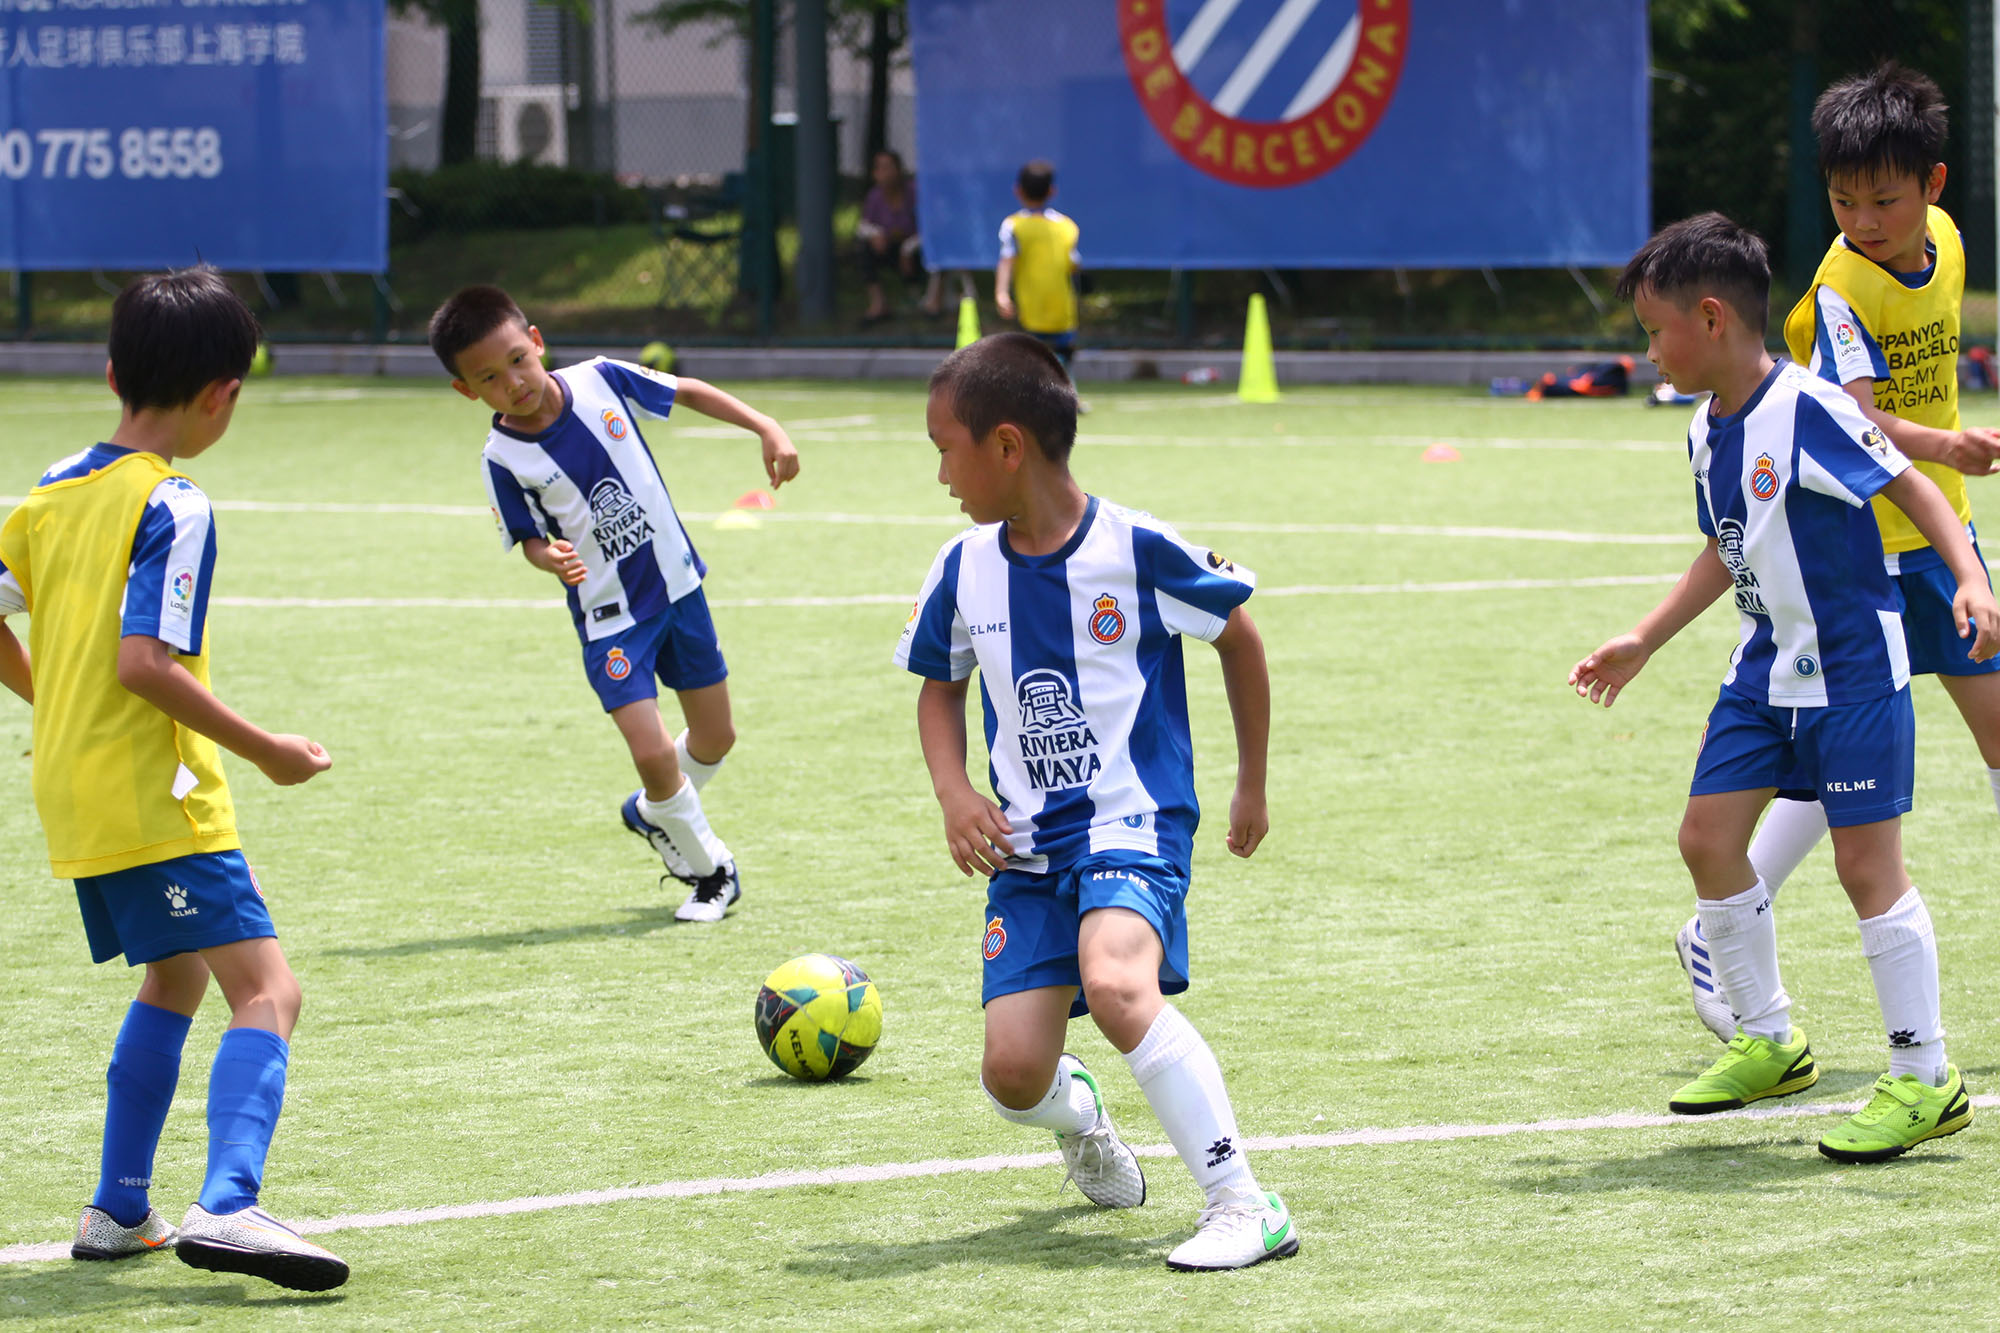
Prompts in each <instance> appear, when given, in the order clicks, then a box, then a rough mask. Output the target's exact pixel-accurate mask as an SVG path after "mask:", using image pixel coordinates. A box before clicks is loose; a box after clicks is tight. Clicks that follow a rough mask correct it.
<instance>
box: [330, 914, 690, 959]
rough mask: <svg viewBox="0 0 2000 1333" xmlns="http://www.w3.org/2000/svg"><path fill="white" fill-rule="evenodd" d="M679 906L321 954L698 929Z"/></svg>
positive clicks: (489, 947)
mask: <svg viewBox="0 0 2000 1333" xmlns="http://www.w3.org/2000/svg"><path fill="white" fill-rule="evenodd" d="M679 906H680V904H679V903H658V904H655V905H654V906H651V907H627V908H625V909H624V910H625V911H626V912H627V913H628V914H629V915H628V916H627V918H626V919H625V920H623V921H593V922H589V923H587V924H584V925H577V926H549V927H545V928H543V929H540V930H502V931H495V932H493V933H492V934H488V935H453V936H449V937H447V938H444V939H427V940H405V941H404V942H403V943H401V944H371V945H366V946H354V945H350V946H347V947H345V948H338V949H327V950H324V951H323V952H325V953H327V954H330V955H332V956H335V957H340V958H408V957H412V956H414V955H417V954H427V953H449V952H451V951H454V950H469V951H472V952H478V953H502V952H506V951H508V950H512V949H529V948H536V947H538V946H540V945H545V944H571V943H575V942H577V941H579V940H601V939H614V938H617V937H620V936H628V935H650V934H652V933H653V932H654V931H656V930H664V929H668V928H670V927H673V926H685V925H699V924H701V923H699V922H686V921H678V920H676V919H675V918H674V909H675V908H677V907H679Z"/></svg>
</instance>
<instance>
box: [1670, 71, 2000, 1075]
mask: <svg viewBox="0 0 2000 1333" xmlns="http://www.w3.org/2000/svg"><path fill="white" fill-rule="evenodd" d="M1812 122H1813V131H1814V133H1815V134H1816V135H1817V137H1818V140H1819V167H1820V174H1821V175H1822V176H1823V177H1824V178H1825V180H1826V184H1827V198H1828V200H1829V201H1830V202H1831V204H1832V206H1833V216H1834V221H1835V222H1836V223H1838V224H1839V226H1840V233H1841V234H1840V235H1839V236H1838V237H1836V238H1835V239H1834V242H1833V244H1832V246H1830V247H1829V248H1828V250H1827V253H1826V258H1825V259H1823V260H1821V261H1820V266H1819V271H1818V273H1816V274H1815V275H1814V276H1813V286H1812V288H1811V290H1809V291H1808V292H1807V293H1806V294H1805V296H1804V297H1802V298H1801V299H1800V301H1799V303H1798V305H1797V306H1795V307H1794V308H1793V309H1792V312H1791V314H1790V316H1789V317H1788V318H1787V319H1786V320H1785V342H1786V345H1787V348H1788V350H1789V351H1790V352H1791V354H1792V356H1793V358H1794V359H1795V360H1797V361H1798V362H1799V364H1801V365H1807V366H1810V367H1811V369H1812V371H1813V373H1815V374H1816V375H1818V376H1820V377H1821V378H1822V379H1824V380H1826V381H1828V382H1829V383H1833V384H1837V385H1840V386H1841V387H1842V388H1844V389H1845V390H1846V391H1847V393H1848V396H1849V397H1851V398H1853V399H1854V401H1855V402H1856V403H1857V404H1858V405H1859V406H1860V408H1861V411H1862V414H1863V415H1864V416H1866V417H1867V418H1868V419H1869V420H1870V421H1871V422H1873V423H1874V424H1875V425H1876V427H1877V428H1879V429H1880V430H1881V431H1882V433H1883V434H1884V435H1887V436H1888V437H1889V441H1890V443H1892V444H1894V445H1895V446H1896V448H1897V449H1898V451H1899V452H1901V453H1902V454H1903V455H1904V456H1905V457H1907V458H1909V459H1910V460H1911V461H1912V462H1914V463H1915V464H1916V467H1917V470H1918V471H1919V472H1921V473H1923V475H1925V476H1926V477H1929V478H1930V479H1931V480H1932V481H1933V482H1935V483H1936V484H1937V487H1938V489H1939V490H1941V491H1943V492H1944V495H1945V498H1946V499H1947V500H1949V501H1950V502H1951V506H1952V511H1953V513H1954V515H1955V516H1956V522H1955V525H1954V526H1956V527H1958V528H1959V529H1960V530H1961V531H1963V532H1965V533H1966V534H1967V535H1968V536H1971V537H1972V539H1973V549H1974V550H1975V552H1976V551H1978V539H1977V536H1976V535H1975V534H1973V532H1972V505H1971V502H1970V500H1969V499H1968V497H1967V496H1966V492H1965V476H1964V475H1962V474H1970V475H1973V476H1984V475H1985V474H1986V473H1988V472H1989V471H1991V470H1992V468H1993V464H1994V460H1995V459H1996V458H2000V435H1996V434H1995V433H1994V432H1993V431H1990V430H1979V429H1967V428H1965V427H1963V426H1962V425H1961V424H1960V422H1959V418H1958V320H1959V304H1960V301H1961V299H1962V298H1963V296H1964V292H1965V250H1964V247H1963V246H1962V245H1960V243H1959V238H1958V227H1957V225H1956V224H1955V223H1953V222H1952V220H1951V217H1950V215H1949V214H1947V213H1945V211H1944V210H1943V209H1941V208H1938V207H1937V206H1936V201H1937V198H1938V194H1939V192H1940V191H1941V190H1943V189H1944V176H1945V171H1944V163H1942V162H1941V161H1939V160H1938V159H1939V157H1940V156H1941V155H1942V153H1943V152H1944V140H1945V129H1946V124H1945V106H1944V99H1943V96H1942V95H1941V94H1940V93H1939V92H1938V88H1937V85H1936V84H1935V83H1932V82H1931V81H1930V80H1929V79H1927V78H1925V77H1924V76H1923V75H1921V74H1916V73H1913V72H1911V71H1910V70H1907V69H1904V68H1903V67H1901V66H1900V65H1896V64H1894V63H1890V64H1885V65H1883V66H1881V67H1879V68H1878V69H1876V70H1875V71H1874V72H1873V73H1871V74H1867V75H1864V76H1862V77H1859V78H1854V79H1848V80H1846V81H1845V82H1842V83H1838V84H1835V85H1834V86H1833V87H1831V88H1829V89H1827V90H1826V92H1825V93H1823V94H1821V96H1820V99H1819V102H1818V103H1817V104H1816V105H1815V106H1814V108H1813V117H1812ZM1874 503H1875V519H1876V522H1877V523H1878V524H1879V525H1880V527H1881V537H1882V546H1883V549H1884V550H1885V552H1886V560H1887V565H1888V571H1889V574H1890V576H1891V580H1892V582H1893V583H1894V584H1895V585H1896V590H1897V593H1898V596H1899V602H1900V610H1901V615H1902V620H1903V633H1904V636H1905V638H1906V640H1907V641H1908V644H1909V655H1910V672H1911V674H1912V675H1920V676H1921V675H1931V674H1934V675H1936V676H1937V678H1938V681H1939V683H1940V684H1942V685H1943V686H1944V688H1945V692H1946V693H1947V694H1949V695H1950V696H1951V699H1952V702H1953V703H1954V704H1956V705H1957V706H1958V711H1959V714H1960V716H1962V717H1963V718H1964V719H1965V723H1966V726H1967V727H1968V728H1970V729H1971V731H1972V737H1973V740H1974V741H1975V742H1976V743H1977V744H1978V746H1979V753H1980V757H1981V759H1982V761H1983V762H1984V764H1985V766H1986V778H1987V782H1988V784H1989V785H1990V786H1991V787H1992V789H1993V795H1994V799H1995V801H1996V802H2000V674H1996V673H2000V659H1994V660H1989V661H1980V660H1977V659H1975V658H1974V657H1972V656H1970V655H1969V654H1968V653H1967V652H1966V645H1965V643H1964V642H1963V641H1962V640H1961V639H1960V638H1959V637H1958V634H1957V632H1956V628H1955V626H1954V625H1953V623H1952V614H1951V606H1952V598H1953V595H1954V593H1955V592H1956V590H1957V586H1958V584H1957V579H1956V578H1955V577H1954V576H1953V575H1952V573H1951V571H1950V570H1949V569H1948V568H1947V567H1946V564H1945V560H1944V557H1943V555H1942V553H1941V552H1939V551H1938V550H1937V549H1936V548H1935V547H1934V546H1933V545H1932V544H1931V543H1930V542H1929V541H1928V540H1927V539H1926V538H1925V535H1924V534H1923V532H1921V531H1920V530H1919V529H1918V528H1917V526H1916V525H1915V524H1914V523H1913V522H1911V520H1910V518H1909V516H1907V515H1905V514H1904V513H1903V512H1902V511H1901V510H1900V509H1898V508H1897V507H1896V505H1895V504H1894V503H1893V502H1892V501H1891V500H1889V499H1888V498H1887V497H1884V496H1877V497H1876V499H1875V502H1874ZM1978 577H1979V578H1980V579H1981V580H1982V581H1986V580H1987V577H1988V576H1987V574H1986V568H1985V560H1984V557H1983V556H1982V557H1981V559H1980V561H1979V574H1978ZM1826 828H1827V817H1826V811H1825V809H1824V807H1823V806H1822V804H1821V803H1820V802H1819V801H1818V800H1815V799H1811V798H1809V797H1808V798H1806V799H1801V800H1779V801H1775V802H1773V803H1772V806H1771V810H1770V813H1769V814H1768V815H1766V816H1765V818H1764V824H1763V827H1761V828H1760V829H1758V831H1757V837H1756V840H1755V841H1754V842H1753V843H1752V844H1751V848H1750V859H1751V861H1752V863H1753V864H1755V865H1756V867H1757V871H1758V873H1759V874H1760V875H1762V876H1763V878H1764V883H1765V886H1766V887H1767V888H1768V889H1769V890H1770V892H1771V894H1772V896H1773V897H1776V896H1777V892H1778V890H1779V888H1780V887H1781V886H1782V885H1783V884H1784V882H1785V880H1786V879H1788V878H1789V877H1790V876H1791V874H1792V872H1793V871H1794V870H1796V869H1797V868H1798V865H1799V863H1800V862H1801V861H1803V860H1804V859H1805V857H1806V854H1807V853H1808V852H1810V851H1811V850H1812V849H1813V847H1814V845H1815V844H1817V843H1818V841H1819V840H1820V838H1821V837H1822V836H1824V835H1825V833H1826ZM1870 947H1871V948H1872V947H1874V946H1873V942H1872V941H1871V945H1870ZM1675 949H1676V952H1677V953H1678V955H1679V957H1680V959H1681V965H1682V967H1683V968H1685V969H1686V970H1687V974H1688V979H1689V984H1690V986H1691V988H1692V992H1693V997H1694V1003H1695V1013H1696V1014H1697V1016H1699V1017H1700V1018H1701V1020H1702V1022H1703V1023H1704V1024H1706V1025H1707V1026H1708V1028H1709V1029H1710V1030H1711V1031H1713V1032H1714V1033H1715V1034H1716V1035H1717V1036H1719V1037H1721V1038H1722V1039H1723V1040H1724V1041H1727V1040H1729V1038H1730V1037H1731V1036H1732V1035H1733V1034H1734V1031H1735V1024H1734V1021H1733V1019H1732V1017H1731V1015H1730V1013H1729V1009H1728V1006H1727V1005H1725V1004H1723V1003H1722V1001H1721V1000H1720V998H1719V997H1718V995H1717V993H1716V991H1715V989H1714V988H1713V985H1712V984H1711V982H1712V979H1711V978H1710V977H1709V976H1707V975H1706V971H1707V969H1706V966H1705V960H1704V959H1703V958H1702V954H1703V953H1704V952H1706V949H1705V945H1704V943H1703V941H1702V939H1701V935H1700V929H1699V923H1698V922H1697V921H1694V920H1690V921H1689V922H1688V923H1687V924H1686V925H1684V926H1683V927H1682V928H1681V931H1680V934H1679V935H1678V936H1677V937H1676V939H1675Z"/></svg>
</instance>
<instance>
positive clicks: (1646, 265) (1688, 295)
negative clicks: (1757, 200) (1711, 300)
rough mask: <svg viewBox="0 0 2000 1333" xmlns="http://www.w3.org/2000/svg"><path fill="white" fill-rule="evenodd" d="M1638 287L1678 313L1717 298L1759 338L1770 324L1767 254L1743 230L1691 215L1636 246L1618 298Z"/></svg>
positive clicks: (1718, 217)
mask: <svg viewBox="0 0 2000 1333" xmlns="http://www.w3.org/2000/svg"><path fill="white" fill-rule="evenodd" d="M1642 287H1643V288H1646V289H1647V290H1649V291H1652V292H1653V293H1655V294H1657V295H1659V296H1662V297H1665V298H1666V299H1668V300H1670V301H1672V302H1674V303H1675V304H1676V305H1679V306H1681V307H1683V308H1685V307H1686V306H1687V305H1688V304H1689V303H1690V302H1692V301H1697V300H1699V299H1701V298H1702V297H1704V296H1715V297H1719V298H1720V299H1722V300H1724V301H1726V302H1728V303H1729V305H1730V306H1731V307H1732V308H1734V309H1735V311H1736V313H1737V314H1738V315H1740V316H1742V318H1743V322H1744V323H1745V324H1748V325H1749V326H1750V327H1751V328H1753V329H1755V330H1756V331H1757V335H1758V336H1759V337H1762V336H1763V334H1764V330H1765V327H1766V325H1768V324H1769V323H1770V319H1771V252H1770V251H1769V250H1768V249H1766V248H1765V245H1764V238H1763V237H1761V236H1759V235H1758V234H1757V233H1756V232H1754V231H1751V230H1750V229H1749V228H1748V227H1740V226H1738V225H1737V224H1736V223H1734V222H1731V221H1730V220H1729V219H1728V218H1726V217H1724V216H1722V214H1720V213H1697V214H1695V215H1694V216H1693V217H1691V218H1682V219H1681V220H1680V221H1679V222H1676V223H1674V224H1673V225H1671V226H1667V227H1662V228H1660V230H1659V231H1657V232H1655V233H1654V234H1653V239H1651V240H1650V241H1647V242H1646V243H1645V244H1644V245H1642V246H1640V247H1639V253H1637V254H1635V255H1633V256H1632V260H1631V262H1630V263H1628V264H1626V265H1625V271H1624V273H1622V274H1620V275H1619V277H1618V299H1619V300H1620V301H1624V302H1628V303H1629V302H1630V301H1631V300H1632V299H1633V298H1634V297H1636V296H1637V295H1638V294H1639V289H1640V288H1642Z"/></svg>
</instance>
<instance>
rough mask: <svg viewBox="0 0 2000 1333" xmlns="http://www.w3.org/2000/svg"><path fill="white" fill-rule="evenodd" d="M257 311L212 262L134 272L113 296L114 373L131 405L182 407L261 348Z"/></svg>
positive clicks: (231, 375) (238, 370)
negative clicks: (169, 270)
mask: <svg viewBox="0 0 2000 1333" xmlns="http://www.w3.org/2000/svg"><path fill="white" fill-rule="evenodd" d="M257 338H258V329H257V317H256V316H255V315H253V314H251V313H250V307H249V306H247V305H245V304H243V298H242V297H240V296H238V295H237V294H236V292H235V290H234V289H233V288H231V287H230V285H229V283H228V282H227V281H226V280H225V279H224V278H223V276H222V274H221V273H220V272H219V271H217V270H216V269H214V268H211V267H209V266H208V265H207V264H198V265H196V266H195V267H193V268H184V269H179V270H176V271H175V272H172V273H148V274H146V275H145V276H144V277H140V278H134V279H132V281H131V282H129V283H127V284H126V285H125V290H124V291H122V292H120V293H118V299H117V300H115V301H113V302H112V303H111V338H110V344H111V347H110V351H111V376H112V378H113V379H115V380H116V381H117V382H118V398H119V401H120V402H122V403H124V404H125V406H126V408H127V409H129V410H130V411H133V412H143V411H145V410H146V409H148V408H159V409H161V410H164V411H171V410H173V409H174V408H176V407H185V406H187V405H188V404H189V403H191V402H193V401H194V400H195V398H196V397H197V396H199V395H200V393H201V391H202V390H203V389H206V388H207V387H208V386H209V385H211V384H213V383H215V382H216V381H217V380H240V379H242V378H243V377H244V376H245V375H247V374H249V373H250V362H251V359H252V358H254V357H255V356H256V355H257Z"/></svg>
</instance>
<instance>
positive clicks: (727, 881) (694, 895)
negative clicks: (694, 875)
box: [674, 861, 743, 921]
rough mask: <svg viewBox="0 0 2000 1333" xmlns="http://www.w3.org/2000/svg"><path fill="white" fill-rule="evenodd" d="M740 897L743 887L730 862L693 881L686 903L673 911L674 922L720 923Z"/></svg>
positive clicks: (733, 863)
mask: <svg viewBox="0 0 2000 1333" xmlns="http://www.w3.org/2000/svg"><path fill="white" fill-rule="evenodd" d="M742 896H743V885H742V884H741V882H740V881H738V879H737V878H736V863H735V862H734V861H731V862H730V863H729V864H728V865H725V866H722V867H720V868H719V869H717V870H716V872H715V873H714V874H712V875H703V876H702V877H701V878H699V879H697V880H695V881H694V887H693V888H692V889H689V890H688V896H687V901H686V902H684V903H682V904H681V905H680V906H679V907H676V908H675V909H674V920H676V921H720V920H722V918H723V917H724V916H726V915H727V914H728V912H729V905H730V904H731V903H733V902H735V901H736V900H737V899H738V898H741V897H742Z"/></svg>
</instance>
